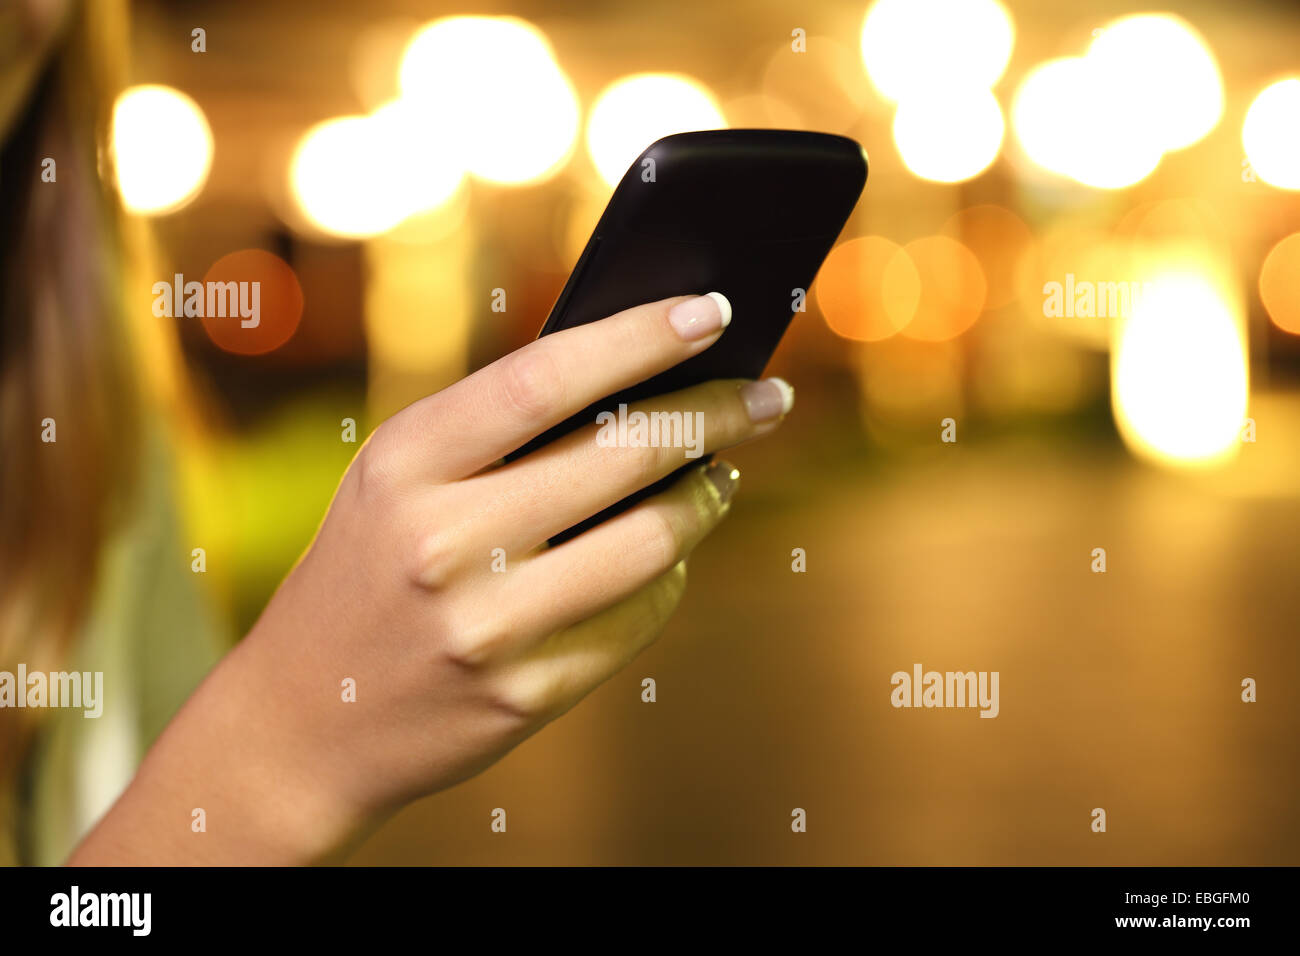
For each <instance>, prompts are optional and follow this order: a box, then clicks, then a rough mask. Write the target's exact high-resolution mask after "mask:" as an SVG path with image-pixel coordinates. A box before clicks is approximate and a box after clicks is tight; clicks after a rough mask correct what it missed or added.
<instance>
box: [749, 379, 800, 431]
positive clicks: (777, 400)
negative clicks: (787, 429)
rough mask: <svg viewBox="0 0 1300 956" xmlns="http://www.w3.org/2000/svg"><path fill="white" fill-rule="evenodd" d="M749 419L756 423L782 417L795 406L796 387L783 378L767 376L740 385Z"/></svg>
mask: <svg viewBox="0 0 1300 956" xmlns="http://www.w3.org/2000/svg"><path fill="white" fill-rule="evenodd" d="M740 399H741V401H743V402H744V403H745V411H746V412H747V413H748V414H749V420H750V421H751V422H753V423H754V424H755V425H757V424H759V423H761V422H768V421H771V420H772V419H774V418H780V417H781V416H782V415H785V414H788V413H789V411H790V409H792V408H794V389H793V388H791V387H790V383H789V382H787V381H786V380H785V379H783V378H775V377H774V378H765V379H761V380H759V381H757V382H746V383H745V384H744V385H742V386H740Z"/></svg>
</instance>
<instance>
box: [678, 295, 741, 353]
mask: <svg viewBox="0 0 1300 956" xmlns="http://www.w3.org/2000/svg"><path fill="white" fill-rule="evenodd" d="M668 322H669V324H670V325H672V327H673V330H674V331H675V332H676V333H677V334H678V335H679V336H681V337H682V338H683V339H684V340H685V341H687V342H694V341H695V340H696V339H702V338H704V337H705V336H706V335H712V334H713V333H714V332H717V331H720V330H721V329H725V328H726V327H727V325H728V324H729V323H730V322H731V303H730V302H728V301H727V297H726V296H725V295H723V294H722V293H721V292H710V293H709V294H708V295H700V296H696V297H695V298H694V299H687V300H686V301H685V302H679V303H678V304H677V305H675V306H673V307H672V308H671V309H669V310H668Z"/></svg>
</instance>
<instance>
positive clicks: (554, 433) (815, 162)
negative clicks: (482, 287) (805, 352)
mask: <svg viewBox="0 0 1300 956" xmlns="http://www.w3.org/2000/svg"><path fill="white" fill-rule="evenodd" d="M866 180H867V157H866V153H865V152H864V151H863V149H862V147H861V146H860V145H858V143H856V142H855V141H853V140H851V139H848V138H846V137H843V136H834V135H831V134H829V133H811V132H803V131H797V130H777V129H719V130H703V131H700V132H692V133H677V134H674V135H672V136H666V137H664V138H663V139H661V140H658V141H657V142H655V143H653V144H652V145H650V146H649V147H647V148H646V150H645V151H644V152H643V153H642V154H641V155H640V157H638V159H637V160H636V162H634V163H633V164H632V166H631V167H630V168H629V169H628V171H627V172H626V173H625V174H624V176H623V179H622V180H621V181H620V182H619V184H618V188H616V189H615V190H614V195H613V197H612V198H611V199H610V201H609V205H608V206H606V207H605V212H604V214H603V215H602V216H601V217H600V221H599V222H598V223H597V224H596V228H595V231H593V232H592V234H591V238H590V239H589V240H588V241H587V246H586V248H585V249H584V250H583V252H582V256H581V257H580V258H579V259H578V264H577V265H576V266H575V267H574V269H573V272H572V274H571V275H570V276H569V280H568V282H566V283H565V285H564V289H563V291H561V292H560V297H559V298H558V299H557V300H556V302H555V306H554V307H553V308H552V309H551V314H550V316H549V317H548V318H547V320H546V324H545V325H544V326H543V327H542V331H541V332H540V333H539V336H540V335H549V334H550V333H552V332H558V331H559V330H560V329H567V328H572V327H573V326H576V325H584V324H586V323H588V322H595V321H597V320H599V319H603V318H605V317H607V316H610V315H613V314H615V313H616V312H621V311H623V310H624V309H627V308H631V307H632V306H634V305H639V304H641V303H643V302H653V301H656V300H658V299H665V298H668V297H669V296H674V295H686V294H690V293H692V292H696V293H699V294H704V293H706V292H721V293H722V294H723V295H725V296H726V297H727V299H728V300H729V301H730V302H731V307H732V321H731V324H730V325H729V326H728V327H727V331H726V332H725V333H724V334H723V336H722V338H721V339H719V340H718V341H717V342H716V343H715V344H714V345H712V346H710V347H709V348H708V349H706V350H705V351H703V352H701V353H700V354H698V355H695V356H692V357H691V358H689V359H687V360H686V361H684V362H682V363H681V364H679V365H676V366H674V367H673V368H670V369H668V370H666V371H664V372H661V373H659V374H658V375H655V376H653V377H651V378H649V379H647V380H646V381H644V382H640V383H639V384H637V385H634V386H632V387H631V388H628V389H625V390H623V391H621V392H618V393H616V394H614V395H610V396H608V397H607V398H604V399H602V400H600V401H599V402H596V403H594V404H593V405H591V406H589V407H588V408H586V409H584V410H583V411H581V412H579V413H578V414H576V415H574V416H572V417H571V418H569V419H567V420H566V421H564V422H561V423H560V424H558V425H556V426H554V427H553V428H551V429H549V430H547V431H546V432H544V433H543V434H541V435H538V436H537V437H536V438H534V439H533V440H532V441H530V442H528V443H527V444H526V445H524V446H523V447H521V448H519V449H518V450H517V451H515V452H514V453H512V454H511V455H509V456H507V461H509V460H513V459H515V458H517V457H519V456H521V455H525V454H527V453H528V452H530V451H532V450H534V449H535V448H539V447H541V446H542V445H545V444H547V443H548V442H551V441H554V440H555V439H556V438H558V437H559V436H561V435H564V434H566V433H568V432H570V431H572V430H573V429H575V428H578V427H580V426H582V425H587V424H592V423H594V422H595V420H596V415H597V413H598V412H600V411H602V410H616V409H617V408H618V405H619V403H620V402H626V403H629V404H631V403H632V402H635V401H639V400H641V399H643V398H647V397H650V396H653V395H659V394H662V393H665V392H673V391H677V390H678V389H682V388H687V387H689V386H691V385H696V384H699V383H700V382H706V381H708V380H710V379H714V378H759V377H760V376H761V375H762V373H763V369H764V367H765V366H766V365H767V362H768V359H770V358H771V356H772V353H773V352H774V351H775V350H776V346H777V343H778V342H780V340H781V336H782V335H783V334H784V333H785V330H786V328H787V326H789V324H790V320H791V319H792V318H793V317H794V315H795V313H796V312H797V311H799V310H800V309H801V308H802V303H803V300H804V296H805V295H806V294H807V291H808V287H809V286H810V285H811V284H812V281H813V277H814V276H816V274H817V270H818V269H819V268H820V267H821V264H822V260H823V259H825V258H826V254H827V253H828V252H830V249H831V246H832V245H833V244H834V242H835V239H836V237H837V236H839V234H840V230H841V229H843V228H844V223H845V222H846V221H847V220H848V218H849V214H850V213H851V212H852V211H853V207H854V204H856V203H857V201H858V196H859V195H860V194H861V192H862V187H863V185H864V184H865V183H866ZM698 464H700V460H699V459H696V460H692V461H690V462H688V463H687V464H686V465H684V466H683V467H682V468H681V469H678V471H677V472H674V473H673V474H671V475H669V476H667V477H666V478H664V479H662V480H661V481H658V482H656V483H654V484H653V485H650V486H648V487H646V488H643V489H642V490H641V491H639V492H637V493H636V494H634V495H631V496H629V497H628V498H625V499H623V500H622V501H620V502H618V503H617V504H615V505H613V506H611V507H609V508H607V509H605V510H604V511H602V512H600V513H599V514H596V515H593V516H591V517H590V518H588V519H587V520H586V521H583V522H582V523H580V524H578V525H575V526H574V527H572V528H570V529H568V530H567V531H565V532H564V533H562V534H560V535H557V536H556V537H555V538H553V539H551V543H552V544H558V543H559V542H561V541H564V540H567V539H568V538H571V537H573V536H574V535H576V534H580V533H581V532H582V531H585V530H586V529H587V528H590V527H593V526H594V525H596V524H599V523H600V522H602V521H604V520H606V519H607V518H609V517H612V516H613V515H615V514H617V513H619V512H620V511H623V510H625V509H627V508H628V507H630V506H631V505H633V504H635V503H636V502H637V501H640V500H641V499H643V498H646V497H648V496H649V495H652V494H655V493H656V492H658V491H660V490H662V489H663V488H666V487H667V486H668V485H669V484H671V483H672V481H673V480H674V479H675V478H676V477H677V475H678V474H680V473H681V471H684V470H685V469H687V468H692V467H694V466H696V465H698Z"/></svg>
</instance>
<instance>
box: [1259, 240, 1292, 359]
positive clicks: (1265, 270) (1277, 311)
mask: <svg viewBox="0 0 1300 956" xmlns="http://www.w3.org/2000/svg"><path fill="white" fill-rule="evenodd" d="M1259 297H1260V299H1261V300H1262V301H1263V303H1264V308H1265V309H1266V310H1267V311H1268V316H1269V318H1270V319H1272V320H1273V324H1274V325H1276V326H1277V327H1278V328H1279V329H1281V330H1282V331H1284V332H1290V333H1291V334H1292V335H1300V232H1293V233H1292V234H1291V235H1289V236H1287V237H1286V238H1285V239H1283V240H1282V241H1281V242H1279V243H1278V244H1277V245H1276V246H1274V247H1273V249H1272V250H1271V251H1270V252H1269V254H1268V255H1267V256H1266V257H1265V259H1264V265H1263V266H1261V267H1260V270H1259Z"/></svg>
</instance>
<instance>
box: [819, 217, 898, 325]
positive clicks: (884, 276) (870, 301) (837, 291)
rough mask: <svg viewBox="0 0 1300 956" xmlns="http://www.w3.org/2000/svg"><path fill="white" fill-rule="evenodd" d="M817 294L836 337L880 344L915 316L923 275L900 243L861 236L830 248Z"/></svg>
mask: <svg viewBox="0 0 1300 956" xmlns="http://www.w3.org/2000/svg"><path fill="white" fill-rule="evenodd" d="M813 292H814V295H815V296H816V299H817V306H818V308H819V309H821V312H822V315H823V316H824V317H825V319H826V324H827V325H828V326H830V328H831V331H833V332H834V333H835V334H836V335H839V336H841V337H843V338H846V339H852V340H854V341H858V342H878V341H880V340H882V339H887V338H889V337H890V336H892V335H893V334H894V333H896V332H897V331H898V330H899V329H901V328H903V327H904V326H905V325H907V323H908V322H910V321H911V320H912V316H913V315H915V314H916V306H917V303H918V302H920V299H921V277H920V275H919V274H918V273H917V271H916V266H915V265H913V264H912V260H911V257H910V256H908V254H907V253H906V252H904V251H903V248H902V247H901V246H899V245H898V243H896V242H893V241H892V240H890V239H886V238H884V237H883V236H861V237H859V238H857V239H850V240H849V241H848V242H841V243H840V244H839V245H837V246H836V247H835V248H834V249H832V250H831V253H830V255H829V256H827V257H826V261H825V262H824V263H823V264H822V267H821V271H820V272H818V273H817V281H816V282H815V283H814V284H813Z"/></svg>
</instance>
